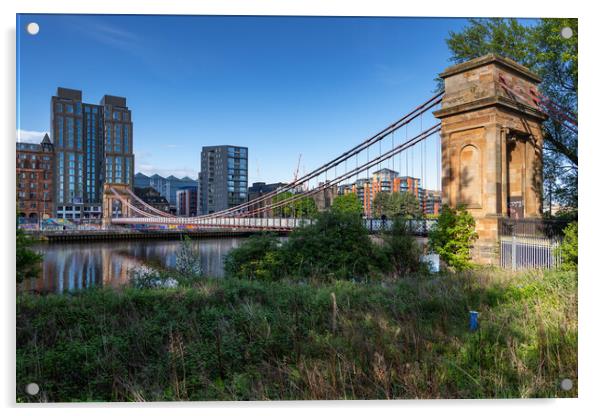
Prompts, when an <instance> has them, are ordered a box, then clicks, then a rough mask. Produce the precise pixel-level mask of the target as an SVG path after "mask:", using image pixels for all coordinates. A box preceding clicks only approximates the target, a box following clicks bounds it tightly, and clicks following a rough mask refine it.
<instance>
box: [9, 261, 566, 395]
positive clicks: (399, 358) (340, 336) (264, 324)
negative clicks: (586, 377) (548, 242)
mask: <svg viewBox="0 0 602 416" xmlns="http://www.w3.org/2000/svg"><path fill="white" fill-rule="evenodd" d="M576 286H577V277H576V273H575V272H545V273H543V272H532V273H524V274H520V275H518V276H511V275H508V274H506V273H504V272H501V271H494V270H478V271H472V272H470V273H469V272H467V273H464V274H455V275H436V276H429V277H419V278H408V279H403V280H400V281H396V282H392V283H388V284H382V283H356V282H350V281H337V282H334V283H323V284H320V283H310V284H301V283H292V282H258V281H248V280H238V279H225V280H216V279H207V280H203V281H201V282H199V283H197V284H196V285H195V287H192V288H179V289H158V290H141V289H133V288H126V289H124V290H122V291H119V292H118V291H112V290H102V289H99V290H91V291H88V292H84V293H80V294H76V295H63V296H56V295H49V296H44V297H42V296H34V295H27V294H23V295H19V296H18V298H17V398H18V400H19V401H84V400H85V401H143V400H144V401H152V400H277V399H280V400H289V399H296V400H297V399H396V398H406V399H410V398H488V397H498V398H502V397H574V396H576V395H577V298H576V293H577V288H576ZM469 310H477V311H479V312H480V327H479V329H478V331H476V332H469V330H468V311H469ZM564 378H570V379H572V380H573V382H574V387H573V389H572V390H571V391H568V392H564V391H562V390H561V389H560V388H559V383H560V381H561V380H562V379H564ZM30 382H36V383H38V384H39V385H40V387H41V392H40V394H39V395H37V396H34V397H31V396H28V395H27V394H26V393H25V391H24V386H25V385H26V384H27V383H30Z"/></svg>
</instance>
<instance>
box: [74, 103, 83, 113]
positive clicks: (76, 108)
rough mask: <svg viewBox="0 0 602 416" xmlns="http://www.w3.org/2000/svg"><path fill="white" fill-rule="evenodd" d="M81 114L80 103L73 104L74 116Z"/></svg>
mask: <svg viewBox="0 0 602 416" xmlns="http://www.w3.org/2000/svg"><path fill="white" fill-rule="evenodd" d="M81 113H82V103H75V114H81Z"/></svg>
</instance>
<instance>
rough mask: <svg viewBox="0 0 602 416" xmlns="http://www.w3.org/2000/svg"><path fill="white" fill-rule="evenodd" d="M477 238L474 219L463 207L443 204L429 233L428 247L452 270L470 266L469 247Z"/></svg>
mask: <svg viewBox="0 0 602 416" xmlns="http://www.w3.org/2000/svg"><path fill="white" fill-rule="evenodd" d="M477 238H478V235H477V233H476V231H475V220H474V218H473V217H472V215H471V214H470V213H469V212H468V211H467V210H466V208H465V207H463V206H460V207H458V208H451V207H449V206H447V205H444V206H443V208H442V209H441V213H440V214H439V219H438V220H437V224H435V226H434V227H433V229H432V230H431V232H430V233H429V247H430V248H431V250H433V251H434V252H436V253H437V254H439V255H440V256H441V258H442V260H443V261H445V263H446V264H447V265H448V266H449V267H451V268H453V269H454V270H465V269H468V268H470V267H472V263H471V261H470V260H471V257H470V249H471V248H472V246H473V243H474V241H476V239H477Z"/></svg>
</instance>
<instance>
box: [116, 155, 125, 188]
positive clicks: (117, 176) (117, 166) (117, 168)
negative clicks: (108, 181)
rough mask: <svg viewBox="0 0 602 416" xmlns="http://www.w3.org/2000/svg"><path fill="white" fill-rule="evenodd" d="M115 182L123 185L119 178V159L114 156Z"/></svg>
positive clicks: (120, 177)
mask: <svg viewBox="0 0 602 416" xmlns="http://www.w3.org/2000/svg"><path fill="white" fill-rule="evenodd" d="M115 182H117V183H123V182H122V176H121V157H120V156H115Z"/></svg>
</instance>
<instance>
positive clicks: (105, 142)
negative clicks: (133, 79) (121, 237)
mask: <svg viewBox="0 0 602 416" xmlns="http://www.w3.org/2000/svg"><path fill="white" fill-rule="evenodd" d="M50 114H51V123H50V125H51V134H52V142H53V143H54V151H55V163H54V178H55V187H54V195H55V198H54V201H55V216H56V217H58V218H67V219H74V220H78V219H92V218H100V217H101V215H102V187H103V184H104V183H105V182H114V183H122V184H129V185H130V186H132V184H133V181H134V173H133V172H134V155H133V148H132V147H133V146H132V122H131V112H130V110H129V109H128V108H127V106H126V100H125V98H123V97H114V96H110V95H105V96H104V97H103V99H102V100H101V104H100V105H96V104H89V103H84V102H83V101H82V92H81V91H80V90H73V89H68V88H58V89H57V94H56V95H55V96H53V97H52V98H51V111H50Z"/></svg>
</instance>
